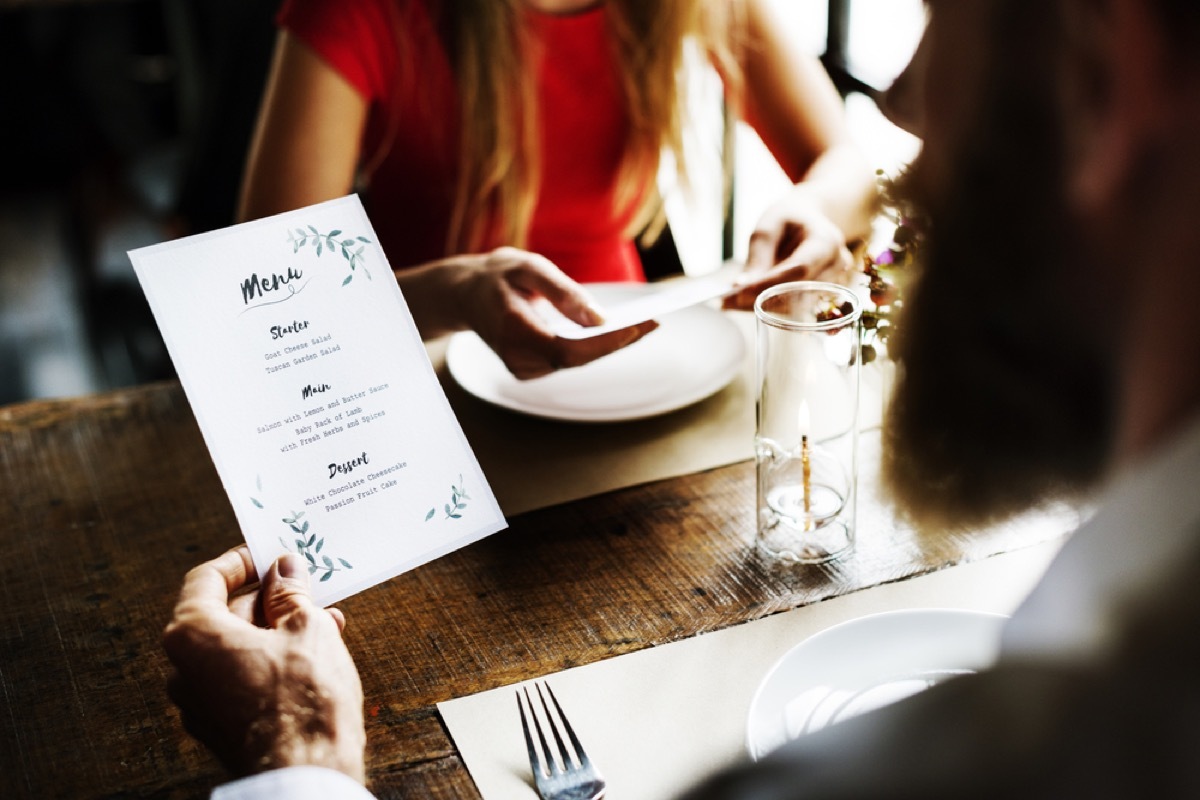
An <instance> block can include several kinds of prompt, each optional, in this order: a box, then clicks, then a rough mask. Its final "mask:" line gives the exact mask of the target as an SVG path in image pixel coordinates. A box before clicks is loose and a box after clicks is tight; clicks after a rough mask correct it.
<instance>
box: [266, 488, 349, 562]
mask: <svg viewBox="0 0 1200 800" xmlns="http://www.w3.org/2000/svg"><path fill="white" fill-rule="evenodd" d="M257 485H258V490H259V491H260V492H261V491H262V479H261V478H259V479H258V481H257ZM250 500H251V502H253V503H254V505H256V506H258V507H259V508H263V504H262V503H260V502H259V501H258V500H257V499H255V498H253V497H251V498H250ZM279 521H280V522H282V523H283V524H284V525H287V526H288V530H289V531H291V535H292V536H293V537H294V538H293V539H292V542H293V543H294V545H295V546H294V547H293V546H292V545H289V544H288V543H287V542H286V541H284V538H283V537H282V536H280V537H278V538H279V544H280V546H282V547H283V549H284V550H287V551H288V552H289V553H296V554H298V555H301V556H303V557H304V560H305V561H307V562H308V574H309V575H313V574H315V573H317V572H321V573H322V575H321V577H320V579H319V580H320V581H321V582H324V581H327V580H329V579H330V578H332V577H333V573H335V572H341V571H342V570H343V569H354V567H353V565H351V563H350V562H349V561H347V560H346V559H344V558H338V559H337V563H338V564H341V566H340V567H339V566H337V565H335V564H334V560H333V559H332V558H330V557H329V556H328V555H326V554H324V553H322V552H321V550H322V548H324V547H325V537H324V536H321V537H318V536H317V534H316V533H312V532H310V530H309V527H310V526H309V522H308V520H306V519H304V512H303V511H290V512H289V513H288V515H287V516H286V517H281V518H280V520H279ZM318 556H320V561H318V560H317V557H318Z"/></svg>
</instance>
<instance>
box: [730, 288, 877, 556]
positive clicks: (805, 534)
mask: <svg viewBox="0 0 1200 800" xmlns="http://www.w3.org/2000/svg"><path fill="white" fill-rule="evenodd" d="M754 312H755V315H756V317H757V323H756V336H757V348H756V349H757V353H756V355H757V369H756V380H755V395H756V400H757V426H756V431H755V448H754V449H755V458H756V461H757V467H758V493H757V494H758V498H757V503H758V545H759V547H760V548H761V549H763V550H765V551H766V552H767V553H769V554H770V555H772V556H775V557H778V558H782V559H787V560H789V561H795V562H799V563H805V564H815V563H821V562H823V561H829V560H830V559H834V558H838V557H840V556H844V555H846V554H848V553H850V552H852V551H853V548H854V537H855V515H856V511H857V495H858V424H857V423H858V400H859V381H860V378H859V376H860V371H861V367H860V363H861V337H862V323H861V316H862V304H861V301H860V300H859V297H858V296H857V295H856V294H855V293H854V292H853V291H852V290H850V289H848V288H846V287H844V286H839V285H837V284H833V283H822V282H816V281H801V282H797V283H784V284H780V285H778V286H774V287H772V288H770V289H767V290H766V291H764V292H763V293H762V294H761V295H759V297H758V300H757V302H755V304H754Z"/></svg>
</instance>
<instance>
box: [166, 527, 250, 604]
mask: <svg viewBox="0 0 1200 800" xmlns="http://www.w3.org/2000/svg"><path fill="white" fill-rule="evenodd" d="M257 577H258V574H257V572H256V571H255V569H254V559H252V558H251V557H250V549H249V548H248V547H246V545H244V544H243V545H238V546H237V547H235V548H233V549H232V550H227V551H225V552H224V553H222V554H221V555H219V556H217V557H216V558H214V559H212V560H211V561H206V562H204V563H203V564H201V565H200V566H198V567H194V568H193V569H192V570H191V571H190V572H188V574H187V576H186V577H185V578H184V579H183V588H182V589H181V590H180V591H179V602H178V603H177V604H176V606H175V608H176V614H178V613H179V610H180V609H182V608H184V607H194V608H203V609H209V610H216V609H217V608H219V609H220V610H221V611H223V612H224V611H227V610H228V604H229V597H230V595H232V594H234V593H235V592H237V591H238V590H240V589H242V588H244V587H245V586H247V585H248V584H250V583H253V582H254V581H255V580H257Z"/></svg>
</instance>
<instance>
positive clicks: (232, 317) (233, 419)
mask: <svg viewBox="0 0 1200 800" xmlns="http://www.w3.org/2000/svg"><path fill="white" fill-rule="evenodd" d="M377 242H378V239H377V238H376V236H375V233H374V231H373V230H372V228H371V223H370V221H369V220H368V219H367V215H366V213H365V212H364V211H363V208H362V204H361V203H360V202H359V199H358V197H357V196H355V195H351V196H349V197H345V198H341V199H338V200H333V201H330V202H326V203H321V204H319V205H315V206H311V207H309V208H303V209H300V210H298V211H293V212H288V213H286V214H280V215H278V216H274V217H269V218H266V219H261V220H257V221H254V222H249V223H245V224H242V225H235V226H233V227H231V228H225V229H223V230H219V231H213V232H211V233H205V234H200V235H198V236H192V237H189V238H185V239H180V240H178V241H174V242H168V243H165V244H160V245H155V246H153V247H146V248H143V249H140V250H134V251H131V252H130V254H129V257H130V259H131V260H132V261H133V266H134V270H135V271H136V272H137V276H138V280H140V281H141V284H142V289H143V290H144V291H145V293H146V298H147V299H148V300H149V303H150V307H151V309H152V310H153V312H154V316H155V319H156V320H157V322H158V326H159V329H160V330H161V331H162V335H163V340H164V341H165V343H166V345H167V350H168V351H169V352H170V354H171V359H172V361H173V362H174V364H175V369H176V371H177V373H178V375H179V379H180V382H181V383H182V384H183V388H184V391H185V392H186V393H187V397H188V400H189V402H190V403H191V406H192V410H193V412H194V413H195V416H196V421H197V422H198V423H199V426H200V430H201V432H202V433H203V435H204V440H205V442H206V443H207V445H208V449H209V452H210V453H211V455H212V458H213V462H214V463H215V465H216V468H217V473H218V474H219V476H220V478H221V482H222V483H223V484H224V486H225V491H226V492H227V493H228V494H229V499H230V501H231V502H232V504H233V510H234V513H235V514H236V515H237V519H238V522H239V524H240V525H241V528H242V533H243V534H244V536H245V537H246V542H247V544H248V545H249V546H250V551H251V553H252V554H253V556H254V563H255V565H256V566H257V567H258V570H259V573H260V574H262V573H263V572H265V570H267V569H268V568H269V567H270V565H271V563H272V562H273V561H274V560H275V559H276V558H277V557H278V556H280V555H282V554H283V553H284V552H288V551H290V552H293V553H298V554H300V555H301V556H303V557H304V558H305V559H306V560H307V561H308V564H309V572H310V573H311V575H312V586H313V595H314V597H315V598H316V600H317V601H318V602H319V603H321V604H323V605H329V604H331V603H334V602H337V601H338V600H340V599H342V598H344V597H347V596H349V595H351V594H354V593H356V592H358V591H361V590H363V589H366V588H368V587H370V586H373V585H375V584H377V583H379V582H381V581H384V580H387V579H388V578H391V577H393V576H395V575H398V574H400V573H401V572H404V571H406V570H409V569H412V568H413V567H416V566H418V565H420V564H423V563H425V562H427V561H430V560H432V559H434V558H437V557H438V556H441V555H444V554H445V553H448V552H451V551H453V550H456V549H457V548H459V547H462V546H464V545H466V544H469V543H471V542H473V541H476V540H478V539H480V538H482V537H484V536H487V535H488V534H491V533H494V532H495V531H497V530H500V529H501V528H503V527H505V522H504V517H503V514H502V513H501V511H500V508H499V506H498V505H497V503H496V500H495V498H494V497H493V495H492V491H491V489H490V488H489V486H488V484H487V481H486V479H485V478H484V476H483V473H482V471H481V470H480V468H479V464H478V462H477V461H476V459H475V455H474V453H472V452H471V448H470V445H469V444H468V443H467V441H466V438H465V437H464V436H463V433H462V429H461V428H460V427H459V424H458V421H457V419H456V418H455V417H454V414H453V412H452V411H451V410H450V406H449V404H448V403H447V401H446V396H445V395H444V394H443V392H442V389H441V387H440V386H439V384H438V381H437V377H436V376H435V374H434V371H433V368H432V366H431V365H430V363H429V358H428V356H427V355H426V352H425V347H424V345H423V343H422V341H421V336H420V334H419V333H418V331H417V328H416V325H415V323H414V322H413V319H412V314H411V313H410V312H409V309H408V306H407V304H406V303H405V301H404V298H403V296H402V295H401V294H400V289H399V287H398V286H397V285H396V281H395V279H394V278H393V277H392V272H391V269H390V267H389V266H388V263H387V259H386V258H385V256H384V254H383V250H382V249H381V248H380V247H379V245H378V244H377Z"/></svg>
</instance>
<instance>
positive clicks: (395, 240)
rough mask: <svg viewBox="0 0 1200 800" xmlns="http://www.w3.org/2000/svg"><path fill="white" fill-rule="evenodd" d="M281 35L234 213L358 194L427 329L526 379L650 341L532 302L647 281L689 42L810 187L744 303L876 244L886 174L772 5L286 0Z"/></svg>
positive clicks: (751, 269) (712, 0)
mask: <svg viewBox="0 0 1200 800" xmlns="http://www.w3.org/2000/svg"><path fill="white" fill-rule="evenodd" d="M279 23H280V26H281V29H282V30H281V32H280V34H279V42H278V45H277V49H276V55H275V61H274V64H273V67H272V72H271V77H270V81H269V85H268V90H267V94H266V97H265V99H264V102H263V108H262V110H261V113H260V118H259V122H258V128H257V131H256V135H255V141H254V145H253V147H252V149H251V154H250V159H249V163H248V167H247V172H246V177H245V180H244V183H243V190H242V198H241V206H240V216H241V217H242V218H243V219H252V218H257V217H261V216H266V215H268V214H273V213H277V212H280V211H285V210H290V209H293V208H298V207H301V206H304V205H308V204H311V203H316V202H319V201H322V200H327V199H331V198H333V197H339V196H341V195H344V194H346V193H347V192H349V191H352V190H355V189H357V190H359V191H361V192H362V193H363V200H364V204H365V206H366V208H367V211H368V213H369V214H370V216H371V219H372V222H373V224H374V227H375V228H376V231H377V233H378V235H379V237H380V240H381V244H382V245H383V247H384V250H385V252H386V253H387V255H388V259H389V261H390V262H391V264H392V266H393V268H394V269H395V274H396V279H397V281H399V283H400V286H401V289H402V291H403V292H404V295H405V297H406V299H407V300H408V304H409V306H410V308H411V309H412V311H413V315H414V317H415V318H416V322H417V326H418V328H419V329H420V330H421V332H422V335H423V336H425V337H426V338H433V337H436V336H439V335H442V334H444V333H448V332H451V331H455V330H462V329H467V328H470V329H474V330H475V331H476V332H478V333H479V334H480V336H482V338H483V339H484V340H485V341H486V342H487V343H488V344H489V345H490V346H491V347H492V348H493V349H495V350H496V352H497V353H498V354H499V355H500V356H501V358H502V359H504V361H505V363H506V364H507V365H508V367H509V369H510V370H512V371H513V373H514V374H516V375H518V376H519V377H533V376H536V375H541V374H545V373H547V372H549V371H551V370H553V369H556V368H559V367H563V366H573V365H577V364H581V363H586V362H587V361H589V360H591V359H593V358H596V357H599V356H601V355H604V354H606V353H608V352H611V351H613V350H615V349H618V348H620V347H623V346H625V345H628V344H630V343H632V342H633V341H635V340H636V339H638V338H640V337H641V336H642V335H644V334H645V333H647V332H648V331H649V330H652V329H653V323H647V324H644V325H640V326H635V327H633V328H629V329H626V330H624V331H617V332H614V333H610V334H607V335H604V336H599V337H595V338H592V339H587V340H582V341H568V340H564V339H558V338H556V337H554V335H553V334H551V333H550V332H549V331H548V330H546V328H545V327H544V325H543V324H542V323H541V320H540V318H539V317H538V315H537V314H536V313H535V312H534V310H533V308H532V306H531V301H532V300H533V299H534V298H536V297H539V296H540V297H544V298H545V299H547V300H549V301H550V302H551V303H553V304H554V305H555V306H557V307H558V308H559V310H560V311H562V312H563V313H564V314H565V315H566V316H568V317H570V318H572V319H574V320H576V321H577V322H579V323H581V324H584V325H587V324H595V323H596V322H599V315H598V313H597V312H596V310H595V309H594V308H593V307H592V305H591V303H590V301H589V299H588V296H587V293H586V291H585V290H583V289H582V288H581V287H580V286H579V284H580V283H589V282H596V281H638V280H645V277H644V274H643V272H642V267H641V263H640V261H639V259H638V256H637V251H636V248H635V246H634V238H635V236H637V235H638V234H639V233H644V232H646V231H651V232H653V231H655V230H658V229H661V219H662V206H661V199H660V198H659V196H658V194H657V192H656V191H655V188H654V181H655V175H656V174H657V171H658V164H659V156H660V154H661V153H662V152H663V150H664V149H668V150H671V151H673V152H674V154H675V157H676V163H677V164H679V165H681V167H680V168H681V171H684V170H685V169H686V165H685V162H684V160H683V147H682V139H683V129H684V126H685V124H686V118H685V117H686V115H685V111H684V107H683V99H684V95H685V92H684V91H683V83H684V75H685V63H687V59H685V57H684V51H685V48H686V47H687V46H689V45H688V44H687V43H688V42H693V43H695V44H697V45H698V46H699V47H701V48H703V51H704V52H706V53H707V54H708V56H709V58H710V59H711V61H712V62H713V64H714V65H715V66H716V68H717V70H718V71H719V72H720V74H721V75H722V77H723V79H724V81H725V85H726V95H727V98H728V99H729V100H730V101H732V102H733V104H734V107H735V108H737V109H738V110H739V112H740V113H741V114H742V116H743V117H744V118H745V119H746V120H747V121H748V122H749V123H750V124H751V125H752V126H753V127H754V128H755V129H756V130H757V131H758V133H759V134H760V136H761V137H762V138H763V140H764V142H765V143H766V144H767V146H768V147H769V148H770V149H771V151H772V153H773V154H774V156H775V157H776V159H777V160H778V161H779V162H780V164H781V165H782V166H783V167H784V169H785V171H786V172H787V173H788V174H789V176H790V177H791V178H792V180H793V181H794V182H795V186H794V188H793V189H792V190H791V191H790V192H789V193H788V194H787V195H786V196H784V197H782V198H780V199H779V201H778V202H777V203H775V204H774V205H773V206H772V207H771V208H770V209H769V210H768V211H767V213H766V214H765V215H764V217H763V220H762V221H761V222H760V224H759V226H758V228H757V229H756V230H755V233H754V235H753V237H752V239H751V242H750V251H749V257H748V259H747V273H746V275H745V276H744V277H743V282H744V284H745V291H743V292H742V293H740V294H739V295H738V301H737V302H739V303H740V304H741V305H743V306H746V305H749V304H750V303H752V302H753V296H754V294H755V293H756V291H757V290H758V289H761V288H762V287H763V286H764V285H767V284H769V283H773V282H777V281H779V280H785V279H793V278H800V277H816V276H817V275H819V274H821V273H823V272H826V271H827V270H830V269H837V268H844V267H846V266H847V265H848V264H849V263H850V257H849V252H848V250H847V247H846V242H847V240H853V239H856V238H859V237H861V236H863V235H865V233H866V232H867V228H868V225H869V218H870V212H871V208H872V203H873V199H874V194H873V192H874V180H873V176H872V174H871V171H870V169H868V168H867V166H866V164H865V162H864V161H863V159H862V158H861V156H860V155H859V154H858V152H857V151H856V150H855V149H854V148H853V146H852V145H850V144H849V140H848V136H847V134H846V131H845V127H844V123H843V120H842V109H841V104H840V100H839V98H838V96H837V94H836V92H835V91H834V90H833V87H832V85H831V84H830V82H829V80H828V78H827V77H826V76H825V74H824V72H823V70H822V69H821V67H820V64H819V62H817V61H816V60H815V59H813V58H809V57H805V56H802V55H799V54H797V53H796V52H795V49H794V47H792V46H790V44H789V43H788V42H786V41H783V40H782V38H781V37H780V34H779V30H780V28H779V26H778V25H777V24H775V22H774V21H773V20H772V18H771V15H770V12H769V6H768V2H767V0H708V2H705V1H704V0H658V2H647V0H354V1H353V2H346V0H288V2H285V4H284V6H283V8H282V10H281V11H280V14H279Z"/></svg>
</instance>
